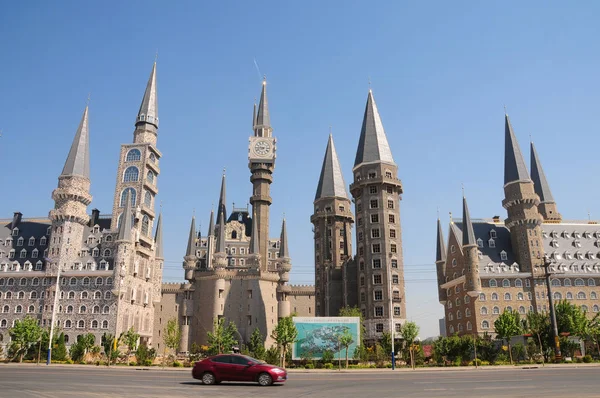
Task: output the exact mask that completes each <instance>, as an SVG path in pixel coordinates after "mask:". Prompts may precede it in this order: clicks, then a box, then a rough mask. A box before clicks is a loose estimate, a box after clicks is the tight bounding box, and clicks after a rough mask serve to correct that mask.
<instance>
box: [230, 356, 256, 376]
mask: <svg viewBox="0 0 600 398" xmlns="http://www.w3.org/2000/svg"><path fill="white" fill-rule="evenodd" d="M231 361H232V365H231V368H232V371H233V375H232V376H233V377H235V380H236V381H254V374H253V372H252V371H251V369H252V367H251V366H248V360H247V359H246V358H244V357H243V356H240V355H232V356H231ZM232 380H233V379H232Z"/></svg>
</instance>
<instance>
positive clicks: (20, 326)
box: [8, 316, 42, 362]
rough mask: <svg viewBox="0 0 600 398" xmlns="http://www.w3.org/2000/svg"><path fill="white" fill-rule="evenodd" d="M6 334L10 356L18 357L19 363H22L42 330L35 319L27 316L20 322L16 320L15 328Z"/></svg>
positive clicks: (38, 338)
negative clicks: (9, 342)
mask: <svg viewBox="0 0 600 398" xmlns="http://www.w3.org/2000/svg"><path fill="white" fill-rule="evenodd" d="M8 334H9V335H10V340H11V345H10V347H11V352H12V355H13V356H14V357H15V358H16V357H17V356H18V357H19V362H23V355H25V353H26V352H27V351H28V350H29V348H30V347H31V346H32V345H34V344H35V343H37V342H38V341H39V340H40V338H41V337H42V328H41V327H40V325H38V322H37V320H36V319H33V318H31V317H29V316H27V317H25V318H24V319H22V320H16V321H15V326H13V327H12V328H11V329H10V330H9V331H8Z"/></svg>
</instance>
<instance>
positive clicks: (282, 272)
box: [277, 218, 292, 318]
mask: <svg viewBox="0 0 600 398" xmlns="http://www.w3.org/2000/svg"><path fill="white" fill-rule="evenodd" d="M278 268H279V269H278V270H279V284H278V286H277V295H278V316H279V318H285V317H287V316H290V302H289V301H288V297H287V295H288V294H289V293H290V291H291V290H290V287H289V286H288V285H287V283H288V282H289V280H290V271H291V270H292V260H291V259H290V253H289V251H288V242H287V230H286V226H285V218H284V219H283V222H282V223H281V236H280V239H279V267H278Z"/></svg>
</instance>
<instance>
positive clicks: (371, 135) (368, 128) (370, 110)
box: [354, 90, 395, 167]
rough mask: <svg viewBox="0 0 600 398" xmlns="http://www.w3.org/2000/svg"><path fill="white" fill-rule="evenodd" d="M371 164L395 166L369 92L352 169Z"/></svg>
mask: <svg viewBox="0 0 600 398" xmlns="http://www.w3.org/2000/svg"><path fill="white" fill-rule="evenodd" d="M372 162H385V163H392V164H395V163H394V158H393V156H392V151H391V150H390V146H389V144H388V141H387V137H386V135H385V130H384V129H383V123H382V122H381V117H380V116H379V111H378V110H377V104H375V98H373V92H372V91H371V90H369V95H368V97H367V106H366V108H365V115H364V117H363V124H362V129H361V131H360V140H359V142H358V149H357V151H356V159H355V160H354V167H356V166H358V165H359V164H362V163H372Z"/></svg>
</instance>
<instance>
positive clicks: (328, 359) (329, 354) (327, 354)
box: [321, 350, 334, 363]
mask: <svg viewBox="0 0 600 398" xmlns="http://www.w3.org/2000/svg"><path fill="white" fill-rule="evenodd" d="M333 358H334V355H333V351H331V350H325V351H323V357H322V359H321V360H322V361H323V363H332V362H333Z"/></svg>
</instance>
